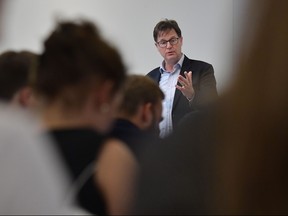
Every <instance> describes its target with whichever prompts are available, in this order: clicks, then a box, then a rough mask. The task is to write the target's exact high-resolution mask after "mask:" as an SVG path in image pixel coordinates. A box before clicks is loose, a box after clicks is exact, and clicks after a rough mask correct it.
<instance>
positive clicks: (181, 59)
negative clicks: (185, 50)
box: [159, 54, 184, 73]
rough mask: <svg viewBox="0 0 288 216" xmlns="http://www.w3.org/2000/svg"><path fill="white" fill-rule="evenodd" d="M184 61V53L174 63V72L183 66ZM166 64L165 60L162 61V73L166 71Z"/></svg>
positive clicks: (160, 69)
mask: <svg viewBox="0 0 288 216" xmlns="http://www.w3.org/2000/svg"><path fill="white" fill-rule="evenodd" d="M183 61H184V55H183V54H182V56H181V58H180V59H179V61H178V62H177V63H176V64H175V65H174V71H173V73H174V72H175V71H176V69H177V68H181V67H182V64H183ZM164 65H165V61H164V60H163V61H162V64H161V65H160V67H159V71H160V73H163V72H165V71H166V70H165V67H164Z"/></svg>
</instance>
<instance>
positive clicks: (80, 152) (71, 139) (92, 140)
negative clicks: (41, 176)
mask: <svg viewBox="0 0 288 216" xmlns="http://www.w3.org/2000/svg"><path fill="white" fill-rule="evenodd" d="M49 133H50V134H51V135H52V138H54V139H55V141H56V142H55V144H56V147H57V149H58V150H59V151H60V154H61V156H63V159H64V162H65V164H66V165H67V168H68V171H70V174H71V177H72V180H77V178H78V177H79V175H81V173H82V172H83V170H84V169H85V168H87V167H88V166H89V165H90V164H91V163H93V161H95V159H96V157H97V155H98V153H99V151H100V148H101V145H102V143H103V140H104V136H102V135H100V134H98V133H97V132H96V131H95V130H93V129H90V128H69V129H57V130H51V131H50V132H49ZM77 201H78V202H79V205H80V206H81V207H82V208H84V209H86V210H88V211H89V212H91V213H93V214H98V215H106V205H105V202H104V198H103V196H102V194H101V192H100V190H99V188H98V187H97V185H96V184H95V182H94V181H93V177H92V175H91V177H90V178H89V179H88V180H87V181H86V182H85V183H84V185H83V186H82V187H81V189H80V191H79V193H78V194H77Z"/></svg>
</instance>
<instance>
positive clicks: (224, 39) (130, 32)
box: [0, 0, 241, 91]
mask: <svg viewBox="0 0 288 216" xmlns="http://www.w3.org/2000/svg"><path fill="white" fill-rule="evenodd" d="M234 1H235V0H234ZM234 1H233V0H177V1H175V0H173V1H172V0H154V1H152V0H118V1H117V0H9V1H6V5H4V6H5V8H4V18H5V19H4V22H3V23H4V26H2V31H3V34H2V39H1V43H0V51H3V50H6V49H30V50H33V51H36V52H40V51H41V49H42V45H41V43H42V41H43V40H44V38H45V37H46V36H47V35H48V34H49V32H50V30H51V29H52V28H53V27H54V24H55V21H56V20H57V17H58V18H59V17H60V18H79V17H84V18H88V19H90V20H92V21H94V22H95V23H96V24H97V25H98V26H99V28H100V30H101V31H102V33H103V35H104V36H105V37H107V39H108V40H110V41H111V42H112V43H114V44H115V45H116V46H117V47H118V48H119V49H120V51H121V53H122V54H123V58H124V61H125V62H126V63H127V66H128V69H129V72H130V73H140V74H146V73H147V72H149V71H150V70H151V69H153V68H155V67H156V66H159V65H160V62H161V60H162V59H161V57H160V55H159V54H158V52H157V50H156V48H155V46H154V41H153V37H152V31H153V28H154V26H155V24H156V23H157V22H158V21H159V20H160V19H163V18H169V19H175V20H176V21H177V22H178V24H179V26H180V28H181V29H182V35H183V37H184V45H183V52H184V53H185V54H186V55H187V56H188V57H190V58H194V59H199V60H203V61H207V62H209V63H211V64H212V65H213V66H214V69H215V76H216V80H217V83H218V86H217V87H218V90H219V91H222V90H223V89H224V88H225V86H226V85H227V83H228V82H229V79H230V77H231V67H232V58H233V57H232V56H233V48H234V46H233V25H234V31H235V23H236V24H237V23H238V22H235V18H236V21H237V20H238V14H241V13H237V14H236V16H235V13H234V12H233V10H235V7H234V8H233V2H234ZM236 10H238V7H237V8H236Z"/></svg>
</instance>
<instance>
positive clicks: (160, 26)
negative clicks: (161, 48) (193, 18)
mask: <svg viewBox="0 0 288 216" xmlns="http://www.w3.org/2000/svg"><path fill="white" fill-rule="evenodd" d="M171 29H174V30H175V31H176V33H177V35H178V37H182V33H181V29H180V28H179V26H178V24H177V22H176V21H175V20H169V19H165V20H162V21H160V22H158V23H157V24H156V26H155V27H154V31H153V38H154V41H155V42H157V38H158V36H159V35H160V33H162V32H166V31H168V30H171Z"/></svg>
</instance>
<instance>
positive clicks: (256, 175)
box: [134, 0, 288, 215]
mask: <svg viewBox="0 0 288 216" xmlns="http://www.w3.org/2000/svg"><path fill="white" fill-rule="evenodd" d="M250 9H251V10H250V11H251V12H252V13H251V14H250V18H251V19H253V12H257V13H258V12H259V14H260V19H259V22H258V23H257V26H255V27H254V30H255V35H254V39H253V40H250V39H251V38H249V40H250V41H249V43H248V42H247V41H246V40H245V39H243V41H242V44H243V46H244V47H243V48H244V49H243V50H245V52H244V51H243V52H242V53H241V55H240V60H239V61H237V62H238V65H237V66H236V71H237V73H236V74H235V79H234V81H233V83H232V84H231V87H230V89H227V92H226V93H225V94H223V96H222V98H221V99H220V100H219V101H218V102H217V103H216V104H215V106H213V107H210V108H207V110H203V111H199V112H195V113H193V114H190V115H189V116H187V119H185V121H183V122H182V124H181V125H182V126H180V127H179V129H178V130H176V131H175V134H173V135H171V136H170V137H169V138H168V139H166V140H165V141H164V143H163V145H161V146H159V147H158V148H156V149H155V152H154V153H152V154H150V158H149V161H148V160H147V163H145V165H144V166H143V173H142V175H141V178H140V187H139V194H138V198H137V202H136V205H135V211H134V214H141V215H148V214H152V215H161V214H165V215H184V214H188V215H192V214H198V215H199V214H214V215H215V214H216V215H222V214H228V215H244V214H249V215H252V214H260V215H268V214H270V215H280V214H284V215H287V214H288V205H287V193H288V186H287V181H288V173H287V164H288V146H287V142H288V133H287V131H288V112H287V110H288V61H287V59H288V40H287V38H288V25H287V23H288V13H287V11H288V1H286V0H277V1H271V0H264V1H253V2H251V8H250ZM246 42H247V43H246ZM247 44H249V48H248V49H247V47H245V45H247Z"/></svg>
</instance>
